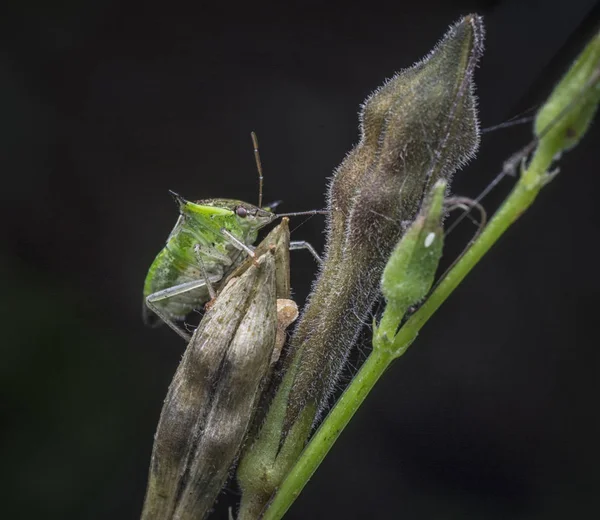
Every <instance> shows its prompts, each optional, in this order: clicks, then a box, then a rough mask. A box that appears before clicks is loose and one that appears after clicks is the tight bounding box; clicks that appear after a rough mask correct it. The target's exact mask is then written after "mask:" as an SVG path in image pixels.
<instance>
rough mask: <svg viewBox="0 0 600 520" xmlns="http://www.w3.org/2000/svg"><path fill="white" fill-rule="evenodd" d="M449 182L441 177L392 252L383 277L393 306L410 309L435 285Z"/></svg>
mask: <svg viewBox="0 0 600 520" xmlns="http://www.w3.org/2000/svg"><path fill="white" fill-rule="evenodd" d="M445 192H446V182H445V181H442V180H440V181H438V182H437V183H436V184H435V186H434V187H433V190H432V193H431V196H430V198H429V200H428V201H426V202H425V203H424V204H423V207H422V208H421V212H420V214H419V216H418V217H417V218H416V219H415V221H414V222H413V223H412V224H411V226H410V227H409V228H408V230H407V231H406V233H405V234H404V236H403V237H402V239H401V240H400V242H398V245H397V246H396V249H395V250H394V252H393V253H392V256H391V257H390V259H389V261H388V263H387V265H386V267H385V269H384V271H383V276H382V278H381V290H382V292H383V296H384V297H385V299H386V302H387V304H388V305H389V306H392V307H394V308H396V309H403V311H402V314H401V315H400V316H399V317H400V319H401V318H402V317H403V315H404V313H405V312H406V310H407V309H408V308H409V307H410V306H412V305H415V304H417V303H419V302H420V301H421V300H422V299H423V298H425V296H427V293H428V292H429V289H431V286H432V285H433V280H434V277H435V272H436V270H437V266H438V263H439V261H440V258H441V256H442V245H443V240H444V230H443V228H442V209H443V205H444V194H445Z"/></svg>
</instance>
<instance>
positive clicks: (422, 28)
mask: <svg viewBox="0 0 600 520" xmlns="http://www.w3.org/2000/svg"><path fill="white" fill-rule="evenodd" d="M10 4H11V6H10V7H9V9H10V13H9V15H7V16H5V17H4V18H3V20H2V22H0V23H2V25H3V27H2V34H3V36H4V38H3V44H2V54H1V55H0V59H1V62H0V63H1V67H2V77H3V78H4V81H3V82H2V85H1V87H0V88H1V89H2V95H1V96H0V103H2V105H3V110H2V123H1V128H2V135H3V139H2V141H3V146H2V163H3V164H2V167H1V171H2V172H3V180H2V188H1V192H2V195H3V196H2V204H1V205H0V207H1V211H2V223H3V225H4V227H5V229H4V231H3V233H2V237H3V239H2V241H1V250H0V251H1V256H0V269H1V271H2V276H1V280H2V290H1V295H2V298H1V301H2V313H1V319H2V337H3V341H2V342H1V345H2V347H1V348H2V359H1V361H0V381H1V388H2V403H3V416H4V421H3V422H4V426H3V428H2V442H1V448H0V449H1V450H2V452H1V459H0V460H1V466H2V470H3V474H4V478H5V483H4V484H3V501H4V503H3V507H2V510H3V512H4V513H3V515H2V516H5V515H6V518H19V519H20V518H46V519H54V518H60V519H104V518H111V519H112V518H114V519H135V518H137V517H138V515H139V511H140V508H141V504H142V500H143V496H144V490H145V484H146V472H147V467H148V461H149V457H150V451H151V446H152V440H153V434H154V430H155V426H156V422H157V420H158V415H159V412H160V408H161V405H162V401H163V398H164V396H165V394H166V390H167V387H168V384H169V382H170V380H171V377H172V375H173V373H174V371H175V368H176V366H177V363H178V361H179V359H180V357H181V354H182V351H183V344H182V341H181V340H180V339H179V338H177V337H176V336H175V335H174V334H173V333H172V332H171V331H170V330H169V329H167V328H163V329H160V330H151V329H146V328H144V326H143V325H142V321H141V317H140V311H141V305H142V297H141V291H142V283H143V279H144V276H145V274H146V270H147V268H148V266H149V264H150V262H151V261H152V259H153V257H154V255H155V254H156V253H157V252H158V250H159V249H160V248H161V247H162V245H163V243H164V240H165V238H166V236H167V234H168V232H169V231H170V229H171V227H172V226H173V224H174V222H175V219H176V217H177V210H176V207H175V205H174V204H173V202H172V200H171V198H170V197H169V195H168V191H167V190H168V189H173V190H176V191H178V192H180V193H181V194H183V195H185V196H186V197H188V198H191V199H197V198H206V197H211V196H218V197H232V198H239V199H243V200H248V201H251V202H255V201H256V199H257V181H256V172H255V167H254V161H253V158H252V149H251V143H250V137H249V133H250V131H251V130H255V131H256V132H257V133H258V136H259V139H260V143H261V152H262V157H263V164H264V169H265V176H266V179H265V199H266V201H271V200H277V199H281V200H283V201H284V203H283V205H282V206H281V209H282V211H294V210H304V209H310V208H320V207H323V205H324V198H323V193H324V189H325V185H326V180H327V178H328V177H329V176H330V175H331V172H332V170H333V168H334V167H335V166H336V165H337V164H338V163H339V162H340V161H341V160H342V158H343V157H344V154H345V153H346V152H347V151H348V150H349V149H350V147H351V146H352V145H353V144H354V143H355V142H356V139H357V116H356V113H357V110H358V106H359V104H360V102H361V101H362V100H363V99H364V98H365V97H366V96H367V94H368V93H369V92H370V91H371V90H373V89H374V88H375V87H377V86H378V85H380V84H381V83H382V82H383V80H384V79H385V78H386V77H389V76H391V75H392V74H393V73H394V71H397V70H398V69H400V68H402V67H406V66H409V65H411V64H412V63H413V62H414V61H416V60H417V59H420V58H421V57H422V56H423V55H424V54H426V53H427V52H428V51H429V50H430V49H431V47H432V46H433V44H434V43H435V42H436V41H437V40H438V39H439V38H440V37H441V36H442V35H443V34H444V32H445V30H446V27H447V26H448V25H449V24H450V23H452V22H454V21H455V20H457V18H458V17H459V16H461V15H464V14H467V13H469V12H478V13H480V14H483V15H484V16H485V22H486V26H487V40H486V48H487V50H486V54H485V56H484V59H483V62H482V65H481V67H480V69H479V70H478V72H477V75H476V81H477V84H478V95H479V100H480V108H481V120H482V124H483V126H484V127H485V126H491V125H495V124H498V123H501V122H502V121H505V120H506V119H509V118H511V117H513V116H515V115H516V114H519V113H520V112H522V111H524V110H527V109H530V108H532V107H535V106H536V105H537V104H538V103H540V101H542V100H543V99H544V96H545V95H546V94H547V93H548V92H549V89H550V88H551V85H552V84H553V82H554V81H556V80H557V79H558V77H559V76H560V74H561V73H562V72H563V70H564V68H565V67H566V66H567V64H568V63H569V61H570V60H572V59H573V57H574V56H575V55H576V54H577V52H578V51H579V50H580V49H581V47H582V45H583V43H584V42H585V40H586V39H587V38H589V36H590V35H591V34H592V32H593V31H594V29H597V28H598V20H599V18H600V9H599V5H598V3H597V2H594V1H587V0H571V1H569V2H548V1H546V2H543V1H538V2H533V1H529V2H523V1H518V0H506V1H463V2H458V1H457V2H448V1H441V0H440V1H437V2H436V1H422V2H410V3H409V2H395V3H394V4H393V5H391V6H389V5H388V6H386V5H382V4H381V3H360V4H358V3H350V2H345V3H339V4H335V3H327V4H325V3H312V2H309V1H305V2H287V3H283V2H282V3H274V4H272V5H266V4H265V3H263V2H247V3H245V4H244V5H241V6H240V5H234V4H232V3H223V4H221V5H220V6H217V5H215V4H214V3H210V4H209V3H203V2H192V3H181V2H178V1H172V2H154V1H146V2H141V1H121V2H115V1H107V0H103V1H97V0H96V1H87V2H75V1H66V2H60V3H53V4H52V5H41V6H38V7H34V6H33V3H16V2H11V3H10ZM599 131H600V130H599V125H598V124H596V125H595V126H594V127H593V128H592V130H591V131H590V133H589V135H588V136H587V138H586V140H585V141H584V142H583V143H581V145H580V146H579V147H578V148H577V149H576V150H575V151H573V152H571V153H569V154H567V155H566V156H565V157H564V158H563V161H562V173H561V175H560V176H559V177H558V178H557V179H556V180H555V181H554V182H552V184H550V185H549V186H548V187H547V189H545V190H544V191H543V192H542V195H541V196H540V199H539V201H538V202H537V203H536V204H535V206H534V207H533V208H532V209H531V211H529V212H528V213H527V214H526V215H525V216H524V217H523V219H522V220H521V221H520V222H518V223H517V224H516V225H515V226H514V228H512V229H511V230H510V232H509V233H507V235H506V236H505V237H504V238H502V240H501V241H500V243H499V244H498V245H497V247H495V248H494V250H493V251H492V252H491V253H490V254H489V255H488V256H487V257H486V258H485V259H484V260H483V262H482V263H481V265H479V266H478V267H477V268H476V269H475V271H474V272H473V273H472V275H471V276H469V278H468V279H467V280H466V281H465V283H464V284H463V285H462V286H461V287H460V288H459V290H457V291H456V293H455V294H454V295H453V296H452V297H451V299H450V300H449V301H448V302H447V303H446V304H445V305H444V307H443V308H442V309H441V310H440V312H439V313H438V314H437V315H436V316H435V317H434V319H432V320H431V322H430V323H429V324H428V325H427V327H426V328H425V330H424V331H423V332H422V333H421V335H420V337H419V339H418V341H417V342H416V343H415V344H414V345H413V347H412V348H411V349H410V350H409V352H408V353H407V354H406V356H405V357H404V358H402V359H401V360H400V361H399V362H397V363H396V365H395V366H394V367H393V369H392V370H390V371H389V373H388V374H386V376H385V378H384V379H383V380H382V381H381V384H380V385H378V387H377V388H376V389H375V391H374V393H373V395H372V396H371V397H370V398H369V399H368V401H367V403H366V405H365V407H364V409H362V410H361V411H360V412H359V414H358V415H357V417H356V418H355V420H354V421H353V422H352V424H351V425H350V427H349V428H348V430H347V431H346V432H345V433H344V434H343V436H342V438H341V439H340V441H339V443H338V444H337V445H336V447H335V449H334V450H333V451H332V453H331V454H330V456H329V457H328V459H327V460H326V462H325V463H324V464H323V465H322V467H321V468H320V469H319V471H318V473H317V474H316V475H315V477H314V478H313V480H312V481H311V482H310V484H309V485H308V487H307V488H306V490H305V492H304V493H303V495H302V496H301V497H300V499H299V500H298V501H297V503H296V504H295V505H294V507H293V509H292V510H291V511H290V513H289V518H290V519H293V518H371V517H372V518H383V517H386V518H397V517H401V518H406V519H418V518H427V519H431V518H453V519H463V518H492V519H495V518H498V519H501V518H502V519H504V518H511V519H513V518H514V519H546V518H565V517H572V516H575V515H581V514H586V516H587V515H589V514H590V512H591V517H594V516H597V515H598V513H600V506H599V504H598V499H597V486H598V483H599V482H598V476H597V467H598V464H599V463H600V456H599V451H598V446H597V439H598V434H599V433H600V428H599V425H598V420H597V406H596V400H597V396H598V391H599V389H600V384H599V382H598V379H597V377H596V374H597V371H598V368H599V367H600V364H599V361H600V359H599V355H598V348H597V347H598V345H597V344H598V340H597V339H596V336H595V333H596V329H597V323H596V322H595V321H594V320H596V319H597V316H598V313H599V312H600V305H599V303H598V296H599V286H600V283H599V281H598V277H597V275H596V272H595V268H596V266H597V264H598V262H597V257H596V249H597V243H596V240H597V237H598V224H599V217H598V214H597V211H595V203H596V194H597V192H596V191H595V190H596V189H597V188H598V187H599V183H598V165H599V164H600V154H599V151H598V142H599ZM530 132H531V130H530V125H523V126H520V127H513V128H510V129H508V130H502V131H498V132H493V133H489V134H486V135H485V136H484V139H483V142H482V147H481V151H480V154H479V157H480V158H479V160H478V161H476V162H474V163H472V164H471V165H470V166H469V167H468V168H466V169H464V170H463V171H462V172H459V174H457V176H456V178H455V183H454V186H453V191H454V192H455V193H458V194H461V195H467V196H475V195H476V194H477V193H478V192H479V191H480V190H481V189H483V188H484V187H485V186H486V184H487V183H488V182H489V181H490V180H491V179H492V178H493V177H494V175H495V173H497V171H498V170H499V168H500V167H501V164H502V161H503V160H504V159H505V158H507V157H508V156H509V155H510V154H511V153H512V152H514V151H516V150H517V149H518V148H519V147H520V146H522V145H524V144H525V143H526V142H527V140H528V139H529V138H530ZM510 185H511V181H504V183H503V184H502V185H501V186H500V188H499V189H498V190H497V191H496V192H494V194H493V195H492V196H490V197H489V199H487V200H486V206H487V207H488V208H489V209H493V208H494V205H495V204H497V203H498V202H499V201H500V200H501V199H502V197H503V196H504V195H505V194H506V193H507V191H508V189H509V188H510ZM295 222H296V221H295ZM299 222H301V221H299ZM299 222H298V223H299ZM293 227H295V226H293ZM322 228H323V221H322V219H321V218H313V219H310V220H309V221H308V222H306V223H304V224H303V225H301V226H299V227H298V229H296V230H295V232H294V237H295V238H296V239H304V240H309V241H311V242H312V243H313V244H314V245H315V246H316V247H317V248H318V249H321V248H322V245H323V236H322ZM461 233H462V236H461ZM470 233H472V228H469V226H468V225H466V226H464V227H463V230H462V231H461V232H458V233H456V234H455V235H454V236H453V239H452V241H451V243H450V244H449V247H448V255H449V256H448V257H449V258H451V257H452V256H453V255H456V254H457V253H458V252H459V251H460V249H461V247H462V245H463V244H464V241H465V240H466V239H467V237H468V236H469V234H470ZM292 268H293V271H294V277H293V286H294V288H295V291H296V296H297V299H298V300H300V301H303V300H304V298H305V297H306V294H307V291H308V288H309V286H310V280H311V279H312V276H313V274H314V271H315V265H314V262H313V260H312V259H311V258H310V256H309V255H307V254H305V253H303V252H299V253H295V254H294V255H293V256H292ZM365 355H366V346H363V347H362V350H361V351H359V354H358V355H357V356H356V360H357V361H360V359H363V358H364V356H365ZM357 361H355V364H356V362H357ZM353 370H355V369H350V370H349V373H351V372H352V371H353ZM230 487H232V486H230ZM235 499H236V497H235V495H234V494H233V493H231V492H230V493H229V494H226V495H224V496H223V497H222V499H221V500H220V504H219V509H218V511H217V513H216V514H215V517H216V518H225V516H224V515H225V511H226V506H227V505H228V504H232V503H234V501H235ZM594 513H595V514H594Z"/></svg>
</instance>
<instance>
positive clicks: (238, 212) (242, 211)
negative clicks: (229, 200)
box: [235, 206, 248, 218]
mask: <svg viewBox="0 0 600 520" xmlns="http://www.w3.org/2000/svg"><path fill="white" fill-rule="evenodd" d="M235 213H236V215H237V216H238V217H241V218H246V217H247V216H248V210H247V209H246V208H243V207H242V206H238V207H237V208H236V209H235Z"/></svg>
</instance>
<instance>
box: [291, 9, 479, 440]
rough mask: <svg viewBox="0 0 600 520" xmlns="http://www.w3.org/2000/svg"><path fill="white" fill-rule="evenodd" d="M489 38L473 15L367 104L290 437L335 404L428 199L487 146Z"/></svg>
mask: <svg viewBox="0 0 600 520" xmlns="http://www.w3.org/2000/svg"><path fill="white" fill-rule="evenodd" d="M482 39H483V24H482V21H481V18H480V17H478V16H476V15H470V16H467V17H465V18H464V19H462V20H461V21H459V22H458V23H457V24H455V25H453V26H452V27H451V28H450V30H449V31H448V32H447V34H446V35H445V37H444V38H443V39H442V41H441V42H440V43H439V44H438V45H437V46H436V47H435V48H434V49H433V51H432V52H431V53H430V54H429V55H428V56H427V57H426V58H425V59H423V60H422V61H420V62H418V63H417V64H415V65H414V66H413V67H411V68H409V69H406V70H404V71H402V72H400V73H398V74H397V75H395V76H394V77H393V78H392V79H391V80H389V81H388V82H387V83H386V84H385V85H383V86H382V87H381V88H379V89H378V90H376V91H375V92H374V93H373V94H372V95H371V96H370V97H369V98H368V99H367V101H366V102H365V103H364V105H363V109H362V113H361V138H360V142H359V143H358V145H357V146H356V147H355V148H354V149H353V150H352V151H351V152H350V153H349V155H348V156H347V157H346V159H345V160H344V161H343V163H342V164H341V165H340V166H339V168H338V169H337V171H336V173H335V175H334V178H333V182H332V183H331V185H330V189H329V208H330V213H329V214H330V217H329V226H328V228H329V229H328V236H327V246H326V258H325V261H324V263H323V267H322V269H321V273H320V276H319V279H318V280H317V282H316V284H315V286H314V292H313V293H312V295H311V296H310V300H309V303H308V305H307V307H306V310H305V312H304V314H303V316H302V318H301V320H300V322H299V325H298V327H297V330H296V333H295V334H294V336H293V337H292V342H291V345H292V349H293V350H294V351H295V356H296V357H295V358H294V359H293V361H291V362H293V363H298V369H297V376H296V378H295V381H294V384H293V387H292V389H291V392H290V402H289V404H288V412H287V421H286V423H287V426H286V431H287V429H289V428H290V427H291V425H292V424H293V423H294V422H295V420H296V418H297V417H299V416H300V414H301V412H302V410H303V409H304V408H305V407H306V406H314V407H315V408H316V409H317V410H322V409H323V408H324V406H326V404H327V400H328V398H329V396H330V394H331V391H332V390H333V388H334V387H335V384H336V382H337V378H338V375H339V373H340V371H341V369H342V368H343V366H344V363H345V361H346V358H347V356H348V353H349V350H350V348H351V347H352V345H353V344H354V342H355V340H356V338H357V335H358V333H359V331H360V329H361V327H362V325H363V323H364V322H365V320H366V319H367V317H368V314H369V312H370V310H371V307H372V305H373V302H374V301H375V299H376V298H377V297H378V295H379V282H380V279H381V274H382V271H383V268H384V266H385V264H386V262H387V260H388V258H389V255H390V253H391V251H392V249H393V248H394V246H395V245H396V244H397V242H398V240H399V238H400V237H401V236H402V234H403V231H404V229H405V225H406V223H407V222H411V221H412V220H413V219H414V218H415V215H416V214H417V211H418V210H419V206H420V204H421V201H422V199H423V196H424V194H425V193H427V192H428V191H429V189H430V187H431V186H432V185H433V184H434V183H435V182H436V181H437V180H438V179H440V178H441V179H446V180H449V179H450V177H451V175H452V174H453V173H454V172H455V171H456V170H457V169H458V168H460V167H461V166H462V165H464V164H465V163H466V162H467V160H468V159H469V158H471V157H473V155H474V153H475V151H476V149H477V146H478V143H479V133H478V122H477V116H476V109H475V97H474V95H473V72H474V70H475V67H476V64H477V62H478V60H479V58H480V56H481V54H482V51H483V46H482ZM288 359H290V358H288Z"/></svg>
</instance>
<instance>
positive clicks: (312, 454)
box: [262, 352, 394, 520]
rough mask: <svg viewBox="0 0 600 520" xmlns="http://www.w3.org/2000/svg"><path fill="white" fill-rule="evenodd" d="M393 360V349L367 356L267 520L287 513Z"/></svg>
mask: <svg viewBox="0 0 600 520" xmlns="http://www.w3.org/2000/svg"><path fill="white" fill-rule="evenodd" d="M393 360H394V357H393V356H392V355H391V354H390V353H389V352H377V353H372V354H371V355H370V356H369V357H368V358H367V360H366V361H365V362H364V363H363V365H362V367H361V368H360V370H359V371H358V374H356V376H355V377H354V379H353V380H352V383H351V384H350V386H348V388H347V389H346V391H345V392H344V393H343V395H342V397H341V398H340V400H339V401H338V403H337V404H336V406H335V407H334V408H333V410H331V412H330V413H329V415H328V416H327V419H326V421H325V422H324V423H323V424H322V425H321V426H320V428H319V429H318V430H317V432H316V433H315V434H314V436H313V437H312V439H311V441H310V443H309V444H308V446H307V447H306V448H305V449H304V451H303V452H302V455H301V456H300V458H299V459H298V462H297V463H296V464H295V465H294V467H293V468H292V470H291V471H290V473H288V475H287V477H286V478H285V480H284V481H283V484H282V485H281V487H280V488H279V490H278V492H277V494H276V495H275V498H274V499H273V501H272V502H271V504H270V505H269V508H268V510H267V511H266V513H265V514H264V516H263V517H262V518H263V519H264V520H275V519H279V518H281V517H282V516H283V515H284V514H285V512H286V511H287V510H288V509H289V507H290V506H291V505H292V503H293V502H294V500H295V499H296V497H297V496H298V495H299V494H300V492H301V491H302V489H303V488H304V486H305V485H306V483H307V482H308V481H309V479H310V477H312V475H313V473H314V472H315V471H316V469H317V468H318V467H319V465H320V464H321V462H322V461H323V459H324V458H325V456H326V455H327V453H329V450H330V449H331V447H332V446H333V444H334V443H335V441H336V440H337V438H338V437H339V436H340V434H341V433H342V431H343V430H344V428H345V427H346V425H347V424H348V423H349V422H350V419H352V417H353V416H354V414H355V413H356V410H358V408H359V407H360V405H361V404H362V403H363V401H364V400H365V398H366V397H367V395H368V394H369V392H370V391H371V389H372V388H373V386H374V385H375V383H377V381H378V380H379V378H380V377H381V376H382V374H383V373H384V372H385V370H386V368H387V367H388V366H389V365H390V363H391V362H392V361H393Z"/></svg>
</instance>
